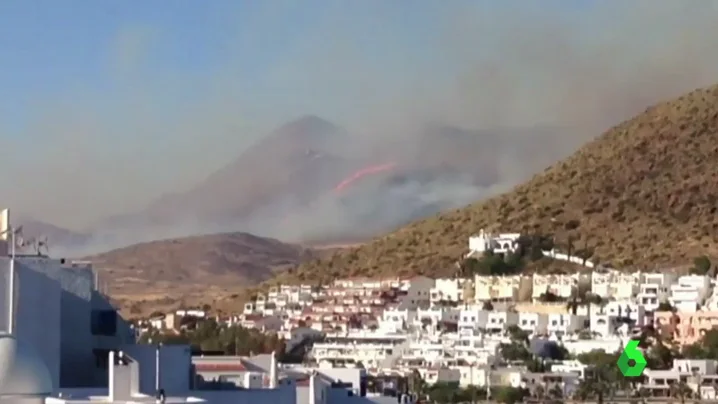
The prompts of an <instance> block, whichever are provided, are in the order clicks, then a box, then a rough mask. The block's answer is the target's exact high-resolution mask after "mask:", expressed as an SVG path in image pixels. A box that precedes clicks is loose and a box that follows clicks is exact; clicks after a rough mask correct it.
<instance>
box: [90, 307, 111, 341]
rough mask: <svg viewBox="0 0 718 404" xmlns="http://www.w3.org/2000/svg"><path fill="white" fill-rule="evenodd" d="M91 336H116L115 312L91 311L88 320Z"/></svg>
mask: <svg viewBox="0 0 718 404" xmlns="http://www.w3.org/2000/svg"><path fill="white" fill-rule="evenodd" d="M90 330H91V332H92V335H104V336H110V337H114V336H115V335H117V312H116V311H114V310H93V311H92V314H91V319H90Z"/></svg>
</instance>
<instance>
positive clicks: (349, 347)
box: [310, 332, 408, 367]
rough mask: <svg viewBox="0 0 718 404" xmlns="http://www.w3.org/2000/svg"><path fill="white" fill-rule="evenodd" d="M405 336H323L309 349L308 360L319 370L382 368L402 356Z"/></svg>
mask: <svg viewBox="0 0 718 404" xmlns="http://www.w3.org/2000/svg"><path fill="white" fill-rule="evenodd" d="M407 340H408V336H407V335H406V334H404V335H401V334H397V335H390V334H385V335H382V334H379V333H369V332H361V333H346V334H343V335H327V336H326V338H325V341H324V342H322V343H316V344H314V345H313V346H312V350H311V353H310V357H311V358H313V359H314V360H315V361H316V362H317V364H319V366H320V367H355V366H358V365H359V364H361V365H364V366H365V367H384V365H385V362H386V361H387V359H392V358H393V357H394V356H397V355H399V356H401V355H403V353H404V352H403V350H402V349H403V347H404V344H405V343H406V342H407Z"/></svg>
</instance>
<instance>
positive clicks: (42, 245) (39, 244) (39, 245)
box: [34, 236, 50, 256]
mask: <svg viewBox="0 0 718 404" xmlns="http://www.w3.org/2000/svg"><path fill="white" fill-rule="evenodd" d="M34 247H35V253H37V255H38V256H42V255H43V253H42V250H43V249H44V250H45V254H44V255H50V246H49V244H48V243H47V236H44V237H43V238H42V239H37V240H35V243H34Z"/></svg>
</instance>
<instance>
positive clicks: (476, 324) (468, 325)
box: [458, 306, 489, 332]
mask: <svg viewBox="0 0 718 404" xmlns="http://www.w3.org/2000/svg"><path fill="white" fill-rule="evenodd" d="M488 320H489V312H488V311H486V310H482V309H481V308H480V307H478V306H464V307H463V308H462V309H461V310H460V311H459V322H458V328H459V332H461V331H462V330H482V329H485V328H486V324H487V323H488Z"/></svg>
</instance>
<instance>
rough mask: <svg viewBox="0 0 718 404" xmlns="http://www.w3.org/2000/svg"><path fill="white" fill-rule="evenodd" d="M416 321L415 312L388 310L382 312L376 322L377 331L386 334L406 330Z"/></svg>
mask: <svg viewBox="0 0 718 404" xmlns="http://www.w3.org/2000/svg"><path fill="white" fill-rule="evenodd" d="M414 320H416V311H414V310H408V309H395V308H389V309H386V310H384V312H383V313H382V315H381V318H380V319H379V321H378V323H379V324H378V330H379V331H382V332H387V333H396V332H401V331H403V330H406V329H407V328H408V327H409V325H411V324H413V323H414Z"/></svg>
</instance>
